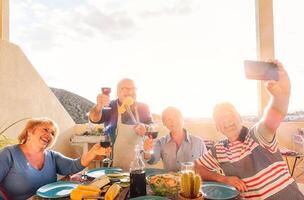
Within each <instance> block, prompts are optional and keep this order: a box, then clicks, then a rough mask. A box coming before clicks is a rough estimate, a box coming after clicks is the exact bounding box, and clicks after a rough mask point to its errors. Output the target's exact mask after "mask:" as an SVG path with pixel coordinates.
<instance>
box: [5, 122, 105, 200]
mask: <svg viewBox="0 0 304 200" xmlns="http://www.w3.org/2000/svg"><path fill="white" fill-rule="evenodd" d="M57 136H58V126H57V124H56V123H55V122H54V121H52V120H51V119H48V118H34V119H31V120H29V121H28V122H27V124H26V126H25V128H24V130H23V131H22V132H21V133H20V134H19V136H18V140H19V144H18V145H13V146H8V147H6V148H4V149H3V150H2V151H0V163H1V165H0V166H1V167H0V188H2V190H4V193H5V194H6V195H7V197H8V199H14V200H15V199H16V200H19V199H20V200H24V199H27V198H29V197H31V196H33V195H34V194H35V193H36V191H37V189H38V188H39V187H41V186H43V185H45V184H48V183H52V182H56V181H57V174H60V175H69V174H74V173H77V172H79V171H81V170H83V169H84V168H85V167H86V166H88V165H89V163H90V162H91V161H92V160H93V159H94V158H95V157H96V156H97V155H107V154H109V153H110V149H109V148H107V149H104V148H102V147H101V146H100V145H99V144H95V145H94V146H93V147H92V148H91V149H90V151H88V153H86V154H83V155H82V156H81V158H78V159H71V158H68V157H65V156H64V155H62V154H60V153H58V152H55V151H52V150H48V149H47V148H49V147H51V146H52V144H54V142H55V140H56V138H57Z"/></svg>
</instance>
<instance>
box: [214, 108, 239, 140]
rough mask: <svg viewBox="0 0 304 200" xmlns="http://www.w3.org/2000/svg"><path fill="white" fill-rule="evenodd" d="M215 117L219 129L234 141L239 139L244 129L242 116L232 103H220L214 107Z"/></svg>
mask: <svg viewBox="0 0 304 200" xmlns="http://www.w3.org/2000/svg"><path fill="white" fill-rule="evenodd" d="M213 119H214V122H215V125H216V128H217V130H218V131H220V132H221V133H222V134H224V135H225V136H227V138H228V140H229V141H231V142H233V141H236V140H238V139H239V135H240V132H241V129H242V121H241V117H240V115H239V114H238V112H237V111H236V109H235V108H234V107H233V105H232V104H230V103H222V104H218V105H216V106H215V108H214V112H213Z"/></svg>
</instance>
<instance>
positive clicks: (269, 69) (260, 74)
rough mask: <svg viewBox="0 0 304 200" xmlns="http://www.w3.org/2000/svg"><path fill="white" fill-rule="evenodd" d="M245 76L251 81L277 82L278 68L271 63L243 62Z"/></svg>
mask: <svg viewBox="0 0 304 200" xmlns="http://www.w3.org/2000/svg"><path fill="white" fill-rule="evenodd" d="M244 67H245V75H246V77H247V78H248V79H253V80H275V81H277V80H279V72H278V66H277V65H276V64H274V63H271V62H263V61H252V60H245V61H244Z"/></svg>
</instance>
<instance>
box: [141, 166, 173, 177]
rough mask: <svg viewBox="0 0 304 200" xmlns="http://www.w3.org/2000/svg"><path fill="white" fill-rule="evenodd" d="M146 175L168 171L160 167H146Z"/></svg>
mask: <svg viewBox="0 0 304 200" xmlns="http://www.w3.org/2000/svg"><path fill="white" fill-rule="evenodd" d="M145 171H146V176H150V175H155V174H165V173H168V171H167V170H165V169H158V168H145Z"/></svg>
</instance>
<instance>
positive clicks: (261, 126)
mask: <svg viewBox="0 0 304 200" xmlns="http://www.w3.org/2000/svg"><path fill="white" fill-rule="evenodd" d="M274 63H275V64H276V65H277V66H278V72H279V80H278V81H274V80H271V81H266V82H265V86H266V89H267V90H268V92H269V93H270V96H271V98H270V101H269V103H268V105H267V107H266V108H265V111H264V114H263V117H262V119H261V120H260V122H259V123H258V126H257V130H258V133H260V134H262V136H263V137H264V139H266V140H267V141H268V142H271V141H272V140H273V137H274V135H275V133H276V130H277V128H278V127H279V125H280V123H281V121H282V120H283V119H284V117H285V115H286V114H287V111H288V104H289V97H290V80H289V77H288V74H287V72H286V71H285V69H284V67H283V65H282V63H280V62H279V61H277V60H276V61H274Z"/></svg>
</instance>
